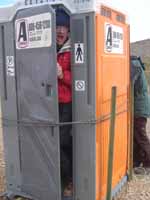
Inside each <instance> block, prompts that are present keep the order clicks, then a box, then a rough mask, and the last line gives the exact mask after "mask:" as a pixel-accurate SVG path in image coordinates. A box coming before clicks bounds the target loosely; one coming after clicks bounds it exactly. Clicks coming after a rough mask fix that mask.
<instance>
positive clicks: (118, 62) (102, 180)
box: [96, 7, 129, 200]
mask: <svg viewBox="0 0 150 200" xmlns="http://www.w3.org/2000/svg"><path fill="white" fill-rule="evenodd" d="M104 8H105V7H104ZM109 10H110V11H111V16H109V17H106V16H102V15H97V16H96V76H97V77H96V78H97V80H96V87H97V88H96V110H97V111H96V112H97V113H96V115H97V118H100V117H102V116H105V117H106V120H104V121H103V122H101V123H99V124H97V127H96V131H97V133H96V186H97V187H96V200H102V199H104V198H105V197H106V189H107V168H108V166H107V164H108V146H109V126H110V118H109V114H110V104H111V88H112V86H116V87H117V105H116V126H115V144H114V163H113V180H112V182H113V183H112V184H113V188H114V187H115V186H116V185H117V184H118V183H119V182H120V180H121V179H122V178H123V177H124V176H125V175H126V174H127V168H128V135H129V133H128V131H129V129H128V116H129V115H128V111H127V110H128V109H127V107H128V88H129V33H128V32H129V28H128V25H127V24H125V22H124V23H123V21H120V22H119V21H118V20H117V19H118V18H117V17H116V16H117V15H119V16H120V15H121V13H119V12H116V11H115V10H111V9H109ZM121 16H122V17H124V18H125V16H124V15H121ZM119 19H120V18H119ZM121 19H123V18H121ZM107 24H110V26H114V27H115V28H114V29H116V32H117V30H121V31H122V34H121V35H120V36H117V37H123V42H122V49H121V46H120V47H119V48H120V50H117V49H115V48H114V50H112V51H111V50H110V51H108V52H107V51H106V26H107ZM111 34H112V35H113V34H119V33H114V32H113V31H112V33H111ZM112 35H111V36H112ZM113 37H115V35H113ZM114 45H115V44H114Z"/></svg>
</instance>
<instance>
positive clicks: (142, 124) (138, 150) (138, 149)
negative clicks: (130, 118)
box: [133, 117, 150, 167]
mask: <svg viewBox="0 0 150 200" xmlns="http://www.w3.org/2000/svg"><path fill="white" fill-rule="evenodd" d="M146 123H147V119H146V118H145V117H135V118H134V145H133V163H134V167H136V166H139V164H140V163H143V166H144V167H150V140H149V138H148V136H147V135H146Z"/></svg>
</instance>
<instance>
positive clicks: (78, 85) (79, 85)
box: [75, 80, 85, 91]
mask: <svg viewBox="0 0 150 200" xmlns="http://www.w3.org/2000/svg"><path fill="white" fill-rule="evenodd" d="M75 90H76V91H85V81H83V80H76V81H75Z"/></svg>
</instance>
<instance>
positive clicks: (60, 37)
mask: <svg viewBox="0 0 150 200" xmlns="http://www.w3.org/2000/svg"><path fill="white" fill-rule="evenodd" d="M68 37H69V29H68V28H67V27H66V26H57V27H56V41H57V44H58V45H63V44H64V42H65V41H66V40H67V38H68Z"/></svg>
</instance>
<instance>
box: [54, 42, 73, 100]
mask: <svg viewBox="0 0 150 200" xmlns="http://www.w3.org/2000/svg"><path fill="white" fill-rule="evenodd" d="M57 62H58V63H59V65H60V66H61V67H62V71H63V79H59V78H58V96H59V103H69V102H71V101H72V92H71V88H72V83H71V82H72V81H71V53H70V41H69V40H68V41H67V42H66V43H65V44H64V46H63V47H62V48H61V49H60V51H59V52H58V53H57Z"/></svg>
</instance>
